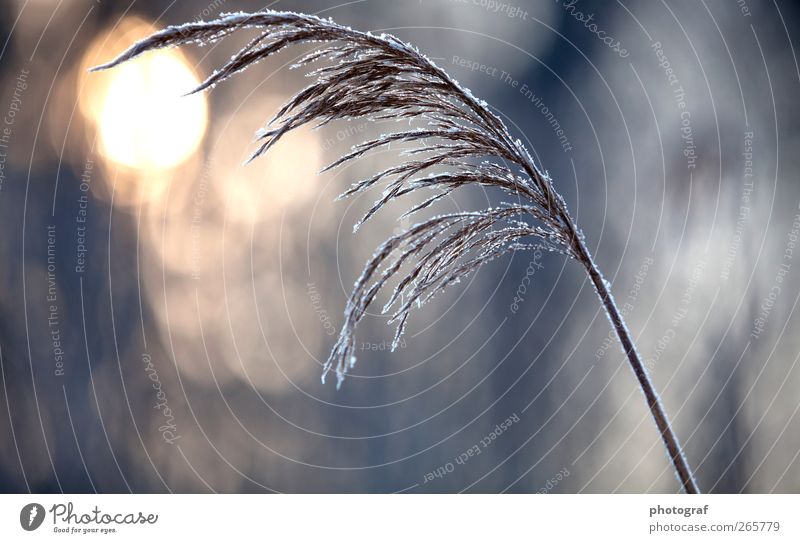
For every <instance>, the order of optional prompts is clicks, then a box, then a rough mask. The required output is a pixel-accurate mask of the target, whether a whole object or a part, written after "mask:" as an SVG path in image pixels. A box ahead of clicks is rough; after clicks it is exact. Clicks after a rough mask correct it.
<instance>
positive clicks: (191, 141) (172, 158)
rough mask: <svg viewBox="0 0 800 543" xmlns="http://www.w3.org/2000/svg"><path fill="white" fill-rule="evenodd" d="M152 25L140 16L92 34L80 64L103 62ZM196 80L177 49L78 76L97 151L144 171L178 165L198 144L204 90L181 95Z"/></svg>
mask: <svg viewBox="0 0 800 543" xmlns="http://www.w3.org/2000/svg"><path fill="white" fill-rule="evenodd" d="M155 30H156V28H155V27H153V26H152V25H151V24H149V23H147V22H146V21H143V20H141V19H138V18H129V19H125V20H123V21H121V22H120V23H119V25H118V26H117V27H115V28H113V29H110V30H109V31H108V32H106V33H104V34H102V35H100V36H99V37H98V38H97V39H95V41H94V42H93V44H92V45H91V46H90V47H89V49H88V50H87V52H86V55H85V57H84V62H83V63H82V64H83V66H84V67H86V68H88V67H91V66H92V65H96V64H99V63H102V62H105V61H107V60H109V59H110V58H112V56H113V55H116V54H118V53H119V52H121V51H122V50H123V48H124V46H125V45H130V44H131V43H132V42H133V41H135V40H137V39H141V38H142V37H144V36H146V35H148V34H150V33H152V32H154V31H155ZM199 83H200V79H199V78H198V76H197V74H196V73H195V71H194V70H193V68H192V65H191V64H190V63H189V61H188V59H187V58H186V57H185V56H184V55H183V54H182V53H181V52H180V51H178V50H160V51H155V52H151V53H147V54H145V55H143V56H142V57H140V58H137V59H135V60H134V61H131V62H127V63H125V64H123V65H121V66H117V67H116V68H114V69H112V70H108V71H104V72H97V73H92V74H88V77H85V78H83V80H82V81H81V87H82V88H81V89H80V105H81V110H82V112H83V114H84V115H85V116H86V117H87V118H88V120H89V121H90V122H91V123H92V124H93V125H94V126H95V128H96V136H97V150H98V151H99V152H100V154H102V155H103V156H104V157H105V158H106V159H108V160H110V161H112V162H113V163H115V164H117V165H121V166H125V167H128V168H132V169H136V170H140V171H145V172H152V171H160V170H169V169H171V168H174V167H176V166H178V165H180V164H182V163H183V162H184V161H186V160H187V159H188V158H189V157H190V156H192V155H193V154H194V152H195V151H196V150H197V149H198V147H199V146H200V143H201V142H202V141H203V137H204V136H205V133H206V127H207V125H208V107H207V101H206V97H205V95H204V94H202V93H197V94H192V95H189V96H184V95H185V94H186V93H187V92H189V91H190V90H192V89H194V88H195V87H196V86H197V85H198V84H199Z"/></svg>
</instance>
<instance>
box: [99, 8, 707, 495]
mask: <svg viewBox="0 0 800 543" xmlns="http://www.w3.org/2000/svg"><path fill="white" fill-rule="evenodd" d="M245 29H251V30H254V31H255V32H256V34H257V35H256V36H255V37H254V38H253V39H252V40H251V41H250V42H249V43H248V44H247V45H246V46H245V47H244V48H243V49H241V50H240V51H239V52H238V53H237V54H236V55H234V56H233V57H231V59H230V61H229V62H228V63H227V64H225V65H224V66H223V67H221V68H220V69H218V70H216V71H215V72H214V73H213V74H212V75H211V76H209V77H208V79H206V80H205V81H204V82H203V83H202V84H200V85H199V86H198V87H197V88H196V89H194V91H193V92H197V91H201V90H204V89H207V88H212V87H213V86H214V85H216V84H218V83H220V82H222V81H224V80H225V79H227V78H229V77H230V76H232V75H234V74H235V73H237V72H239V71H241V70H244V69H246V68H248V67H250V66H252V65H253V64H255V63H257V62H258V61H260V60H262V59H264V58H267V57H269V56H270V55H273V54H275V53H277V52H278V51H281V50H283V49H285V48H287V47H289V46H291V45H299V44H312V45H315V46H317V48H316V49H315V50H313V51H312V52H310V53H308V54H307V55H305V56H304V57H302V58H301V59H300V60H299V61H298V62H297V63H296V64H295V65H294V66H293V67H294V68H301V67H308V68H309V69H310V73H309V74H308V75H309V76H310V77H311V78H312V80H313V83H311V84H310V85H309V86H307V87H306V88H305V89H303V90H302V91H300V92H299V93H298V94H297V95H295V96H294V97H293V98H292V99H291V100H289V102H288V103H287V104H286V105H284V106H283V107H282V108H281V109H280V110H279V111H278V112H277V114H276V115H275V117H274V118H273V119H272V120H271V121H270V122H269V123H268V124H267V126H266V127H265V128H263V129H261V130H259V131H258V132H257V138H256V142H257V145H258V146H257V148H256V150H255V152H254V153H253V154H252V156H251V158H250V160H252V159H253V158H256V157H258V156H259V155H261V154H263V153H265V152H266V151H267V150H269V148H270V147H271V146H272V145H274V144H275V143H276V142H277V141H278V140H279V139H280V138H281V137H282V136H283V135H285V134H286V133H288V132H289V131H291V130H293V129H295V128H298V127H300V126H302V125H306V124H309V123H311V124H314V125H316V126H322V125H325V124H327V123H330V122H331V121H335V120H351V119H356V118H366V119H368V120H404V121H407V122H406V123H403V124H402V125H401V126H404V129H402V130H398V131H395V132H391V133H388V134H385V135H382V136H380V137H378V138H375V139H372V140H369V141H366V142H364V143H361V144H359V145H357V146H355V147H354V148H353V150H352V151H351V152H350V153H348V154H346V155H345V156H343V157H341V158H339V159H338V160H336V161H335V162H334V163H333V164H331V165H330V166H328V167H327V168H325V170H324V171H326V170H330V169H332V168H336V167H338V166H340V165H342V164H344V163H346V162H348V161H352V160H357V159H358V158H359V157H362V156H363V155H364V154H366V153H368V152H370V151H374V150H376V149H379V148H381V147H383V146H387V145H389V144H392V143H399V142H402V143H403V144H405V145H406V147H409V148H407V149H406V150H405V151H404V153H403V157H404V162H402V163H401V164H400V165H397V166H394V167H391V168H388V169H386V170H384V171H382V172H379V173H376V174H375V175H373V176H371V177H369V178H367V179H363V180H360V181H358V182H356V183H354V184H353V185H352V186H351V187H350V188H349V189H348V190H347V191H345V192H344V194H342V195H341V196H340V198H342V197H348V196H352V195H355V194H358V193H362V192H364V191H367V190H369V189H372V188H374V187H376V186H382V187H383V192H382V194H381V196H380V198H378V200H377V201H375V203H374V205H373V206H372V207H371V208H370V209H369V211H368V212H367V213H366V215H365V216H364V217H363V218H361V220H359V221H358V223H357V224H356V225H355V229H357V228H358V227H359V226H361V225H362V224H363V223H364V222H365V221H367V220H369V219H370V217H372V216H373V215H374V214H375V213H377V212H378V211H380V210H381V208H383V207H384V206H385V205H387V204H389V203H390V202H393V201H395V200H397V199H399V198H402V197H403V196H407V195H409V194H411V193H418V192H420V191H422V192H424V193H426V197H425V198H424V200H423V201H422V203H421V204H417V205H415V206H413V207H412V208H411V209H409V210H408V211H407V212H406V213H405V214H404V215H403V216H404V217H405V216H409V215H413V214H415V213H417V212H419V211H421V210H423V209H425V208H427V207H429V206H431V205H433V204H434V203H436V202H437V201H439V200H440V199H442V198H444V197H445V196H447V195H448V194H450V193H451V192H452V191H454V190H455V189H458V188H460V187H464V186H475V185H480V186H485V187H497V188H498V189H500V190H501V191H503V192H504V193H505V194H506V195H507V196H508V197H509V199H510V200H512V201H511V202H509V203H504V204H502V205H500V206H497V207H490V208H487V209H482V210H479V211H474V212H458V213H449V214H444V215H437V216H434V217H432V218H428V219H425V220H422V221H421V222H419V223H417V224H415V225H414V226H412V227H410V228H408V229H406V230H405V231H403V232H401V233H400V234H397V235H395V236H393V237H391V238H389V239H388V240H386V241H385V242H384V243H383V244H382V245H381V246H380V247H379V248H378V249H377V251H376V252H375V253H374V255H373V256H372V258H371V259H370V260H369V262H367V264H366V266H365V267H364V270H363V272H362V273H361V276H360V277H359V278H358V280H357V281H356V283H355V285H354V288H353V292H352V294H351V295H350V299H349V301H348V303H347V306H346V308H345V311H344V324H343V326H342V330H341V333H340V334H339V338H338V340H337V342H336V344H335V345H334V347H333V349H332V351H331V354H330V356H329V358H328V360H327V362H326V363H325V367H324V370H323V374H322V379H323V382H324V380H325V376H326V375H327V374H328V372H329V371H330V370H331V369H334V370H335V372H336V376H337V387H338V386H341V383H342V381H343V379H344V377H345V374H346V373H347V370H348V369H349V368H351V367H352V366H353V364H354V363H355V356H354V351H355V345H356V343H355V328H356V326H357V325H358V323H359V321H360V320H361V319H362V318H363V317H364V315H365V314H366V311H367V308H368V307H369V306H370V305H371V304H372V303H373V302H374V301H375V299H376V297H377V296H378V294H379V292H381V291H382V290H388V289H390V285H392V284H394V285H395V287H394V288H393V289H391V292H390V293H389V299H388V302H387V303H386V304H385V306H384V307H383V311H384V312H389V313H391V318H390V322H392V323H396V325H397V330H396V333H395V336H394V341H393V347H395V346H396V345H397V343H398V341H399V339H400V337H401V335H402V334H403V330H404V328H405V326H406V322H407V321H408V317H409V314H410V312H411V311H412V309H414V308H415V307H418V306H421V305H422V304H424V303H425V302H427V301H428V300H430V299H431V298H432V297H433V296H435V295H436V294H437V293H439V292H441V291H442V290H444V289H446V288H447V287H448V286H450V285H452V284H454V283H458V282H459V281H460V280H461V279H462V278H464V277H465V276H467V275H469V274H470V273H472V272H473V271H475V270H476V269H477V268H479V267H480V266H481V265H483V264H485V263H487V262H489V261H491V260H493V259H495V258H497V257H499V256H501V255H503V254H505V253H509V252H514V251H521V250H530V249H543V250H549V251H556V252H560V253H563V254H565V255H568V256H569V257H571V258H573V259H575V260H576V261H578V262H580V263H581V264H582V265H583V266H584V268H585V269H586V271H587V273H588V274H589V277H590V278H591V280H592V283H593V285H594V287H595V289H596V291H597V294H598V296H599V297H600V300H601V301H602V303H603V306H604V308H605V310H606V313H607V315H608V318H609V320H610V322H611V324H612V326H613V327H614V329H615V330H616V332H617V335H618V337H619V339H620V343H621V345H622V348H623V351H624V353H625V354H626V355H627V357H628V359H629V361H630V363H631V367H632V368H633V371H634V374H635V375H636V378H637V380H638V381H639V384H640V386H641V387H642V391H643V392H644V394H645V397H646V399H647V402H648V406H649V408H650V411H651V412H652V414H653V418H654V419H655V422H656V425H657V427H658V430H659V432H660V434H661V437H662V439H663V441H664V444H665V446H666V448H667V452H668V454H669V457H670V459H671V461H672V463H673V465H674V467H675V470H676V475H677V477H678V479H679V480H680V482H681V484H682V486H683V488H684V489H685V491H686V492H690V493H695V492H698V491H699V490H698V488H697V485H696V483H695V481H694V477H693V476H692V472H691V470H690V468H689V465H688V463H687V462H686V459H685V458H684V456H683V452H682V450H681V448H680V445H679V443H678V440H677V438H676V437H675V434H674V432H673V431H672V428H671V427H670V424H669V421H668V419H667V416H666V414H665V412H664V410H663V407H662V406H661V403H660V401H659V399H658V395H657V394H656V392H655V389H654V388H653V385H652V383H651V382H650V379H649V377H648V376H647V372H646V370H645V368H644V366H643V365H642V363H641V359H640V358H639V355H638V353H637V351H636V348H635V346H634V344H633V341H632V339H631V336H630V333H629V331H628V329H627V327H626V326H625V323H624V321H623V320H622V316H621V314H620V312H619V311H618V309H617V307H616V304H615V302H614V300H613V298H612V296H611V293H610V291H609V285H608V284H607V283H606V281H605V280H604V279H603V277H602V275H601V274H600V272H599V270H598V268H597V266H596V265H595V263H594V261H593V259H592V257H591V255H590V253H589V251H588V249H587V247H586V245H585V243H584V240H583V235H582V234H581V233H580V231H579V230H578V228H577V226H576V225H575V222H574V221H573V219H572V217H571V216H570V214H569V212H568V210H567V206H566V204H565V202H564V200H563V198H561V196H560V195H559V194H558V193H556V191H555V190H554V189H553V186H552V181H551V179H550V178H549V177H548V176H547V175H546V174H544V173H542V171H541V170H540V169H539V168H537V167H536V165H535V164H534V161H533V159H532V158H531V156H530V154H529V153H528V151H527V150H526V149H525V147H524V146H523V145H522V143H521V141H520V140H519V139H516V138H514V137H513V136H512V135H511V134H510V133H509V131H508V129H507V128H506V126H505V124H504V123H503V122H502V121H501V120H500V118H499V117H497V116H496V115H495V114H494V113H492V111H491V110H490V109H489V107H488V106H487V104H486V103H485V102H483V101H482V100H479V99H477V98H476V97H475V96H473V95H472V93H471V92H470V91H469V90H468V89H465V88H464V87H462V86H461V85H459V84H458V83H457V82H456V81H455V80H454V79H453V78H451V77H450V76H449V75H448V74H447V73H445V72H444V71H443V70H442V69H440V68H439V67H438V66H436V65H435V64H434V63H433V62H431V61H430V60H429V59H427V58H426V57H425V56H424V55H422V54H421V53H420V52H419V51H418V50H417V49H416V48H414V47H413V46H411V45H409V44H406V43H404V42H402V41H400V40H399V39H397V38H395V37H394V36H390V35H380V36H377V35H373V34H370V33H365V32H359V31H357V30H353V29H350V28H347V27H344V26H341V25H338V24H336V23H334V22H333V21H331V20H326V19H320V18H318V17H314V16H311V15H305V14H298V13H290V12H275V11H264V12H259V13H253V14H247V13H235V14H228V15H224V16H222V17H221V18H220V19H217V20H214V21H210V22H195V23H189V24H184V25H180V26H173V27H169V28H166V29H164V30H162V31H160V32H156V33H155V34H153V35H151V36H150V37H148V38H145V39H144V40H142V41H140V42H138V43H136V44H134V45H133V46H131V47H130V48H129V49H128V50H127V51H125V52H123V53H122V54H121V55H120V56H118V57H117V58H116V59H114V60H112V61H111V62H109V63H107V64H104V65H102V66H98V67H96V68H94V69H95V70H100V69H106V68H111V67H113V66H116V65H117V64H120V63H122V62H125V61H127V60H129V59H132V58H134V57H136V56H138V55H140V54H141V53H144V52H145V51H148V50H152V49H158V48H163V47H172V46H177V45H183V44H189V43H194V44H210V43H215V42H217V41H219V40H221V39H223V38H225V37H226V36H228V35H230V34H232V33H234V32H237V31H241V30H245ZM315 63H317V64H318V65H319V67H317V68H316V69H311V65H312V64H315ZM441 169H446V170H447V171H446V173H440V172H439V171H438V170H441ZM433 170H437V171H436V172H434V171H433Z"/></svg>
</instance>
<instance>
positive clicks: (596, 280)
mask: <svg viewBox="0 0 800 543" xmlns="http://www.w3.org/2000/svg"><path fill="white" fill-rule="evenodd" d="M574 239H575V242H576V243H575V249H576V251H577V252H578V254H579V255H580V256H579V260H580V261H581V264H583V265H584V267H585V268H586V271H587V273H588V274H589V277H590V278H591V279H592V283H593V284H594V288H595V291H596V292H597V295H598V296H599V297H600V301H602V302H603V307H604V308H605V310H606V314H607V315H608V318H609V320H610V321H611V324H612V325H613V326H614V330H616V332H617V337H619V341H620V343H621V344H622V350H623V351H624V352H625V355H626V356H627V357H628V362H630V365H631V369H633V373H634V375H636V379H637V380H638V381H639V386H640V387H641V388H642V392H644V396H645V398H646V399H647V406H648V407H649V408H650V413H651V414H652V415H653V419H654V420H655V422H656V426H657V427H658V431H659V433H660V434H661V439H662V440H663V441H664V445H665V446H666V448H667V453H668V455H669V457H670V460H671V461H672V465H673V466H674V467H675V472H676V474H677V476H678V479H679V480H680V482H681V485H683V489H684V491H686V493H687V494H699V493H700V489H699V488H698V486H697V482H696V481H695V479H694V475H693V474H692V469H691V468H690V467H689V463H688V462H687V461H686V456H685V455H684V453H683V449H682V448H681V444H680V442H679V441H678V437H677V436H676V435H675V432H674V431H673V430H672V425H670V422H669V419H668V418H667V413H666V411H664V406H663V405H661V400H659V397H658V393H657V392H656V389H655V387H654V386H653V382H652V381H651V380H650V377H649V376H648V375H647V370H646V369H645V367H644V364H642V360H641V358H640V357H639V353H638V352H637V351H636V345H634V343H633V338H631V335H630V331H629V330H628V327H627V325H626V324H625V321H624V320H623V318H622V314H621V313H620V312H619V310H618V309H617V304H616V302H615V301H614V297H613V296H612V295H611V292H610V291H609V290H608V285H607V284H606V281H605V280H604V279H603V276H602V274H601V273H600V270H599V269H598V268H597V265H596V264H595V263H594V260H593V259H592V255H591V254H590V253H589V250H588V249H587V247H586V245H585V244H584V243H583V241H582V240H581V239H580V238H578V237H577V236H576V237H575V238H574Z"/></svg>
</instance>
